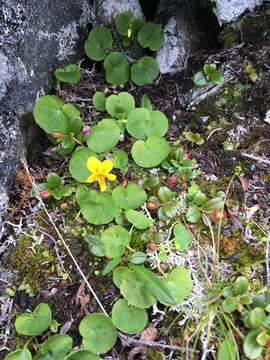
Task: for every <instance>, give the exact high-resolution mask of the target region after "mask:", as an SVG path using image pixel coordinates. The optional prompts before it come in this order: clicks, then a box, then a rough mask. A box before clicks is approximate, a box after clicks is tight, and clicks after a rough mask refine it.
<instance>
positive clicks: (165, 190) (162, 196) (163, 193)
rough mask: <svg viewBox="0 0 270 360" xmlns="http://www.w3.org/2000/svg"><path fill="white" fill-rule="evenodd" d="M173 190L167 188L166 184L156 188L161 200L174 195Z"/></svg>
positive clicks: (168, 198) (169, 198)
mask: <svg viewBox="0 0 270 360" xmlns="http://www.w3.org/2000/svg"><path fill="white" fill-rule="evenodd" d="M174 195H175V194H174V192H172V191H171V190H170V189H168V188H167V187H166V186H161V187H160V188H159V190H158V197H159V198H160V200H161V201H162V202H166V201H169V200H171V199H172V198H173V197H174Z"/></svg>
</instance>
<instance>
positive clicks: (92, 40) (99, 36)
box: [84, 26, 112, 61]
mask: <svg viewBox="0 0 270 360" xmlns="http://www.w3.org/2000/svg"><path fill="white" fill-rule="evenodd" d="M111 48H112V35H111V33H110V31H109V30H108V29H106V28H105V27H104V26H96V27H94V29H93V30H91V31H90V33H89V36H88V38H87V40H86V41H85V44H84V50H85V52H86V55H87V56H88V57H89V58H90V59H91V60H95V61H101V60H103V59H104V58H105V56H106V55H107V53H108V52H109V51H110V50H111Z"/></svg>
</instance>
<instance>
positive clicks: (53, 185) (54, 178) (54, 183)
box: [46, 172, 63, 190]
mask: <svg viewBox="0 0 270 360" xmlns="http://www.w3.org/2000/svg"><path fill="white" fill-rule="evenodd" d="M46 182H47V186H48V188H49V189H50V190H55V189H58V188H59V187H61V186H62V185H63V180H62V178H61V177H60V176H59V175H57V174H56V173H55V172H50V173H49V174H48V176H47V178H46Z"/></svg>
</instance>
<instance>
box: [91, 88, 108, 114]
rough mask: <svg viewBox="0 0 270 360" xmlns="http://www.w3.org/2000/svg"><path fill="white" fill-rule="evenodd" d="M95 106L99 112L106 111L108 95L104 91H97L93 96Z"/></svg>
mask: <svg viewBox="0 0 270 360" xmlns="http://www.w3.org/2000/svg"><path fill="white" fill-rule="evenodd" d="M93 105H94V107H95V109H96V110H97V111H106V95H105V94H104V92H103V91H96V92H95V94H94V96H93Z"/></svg>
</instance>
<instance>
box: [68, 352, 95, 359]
mask: <svg viewBox="0 0 270 360" xmlns="http://www.w3.org/2000/svg"><path fill="white" fill-rule="evenodd" d="M64 360H100V357H99V356H98V355H95V354H92V353H91V352H90V351H88V350H77V351H74V352H72V353H70V354H69V355H68V356H66V357H65V359H64Z"/></svg>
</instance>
